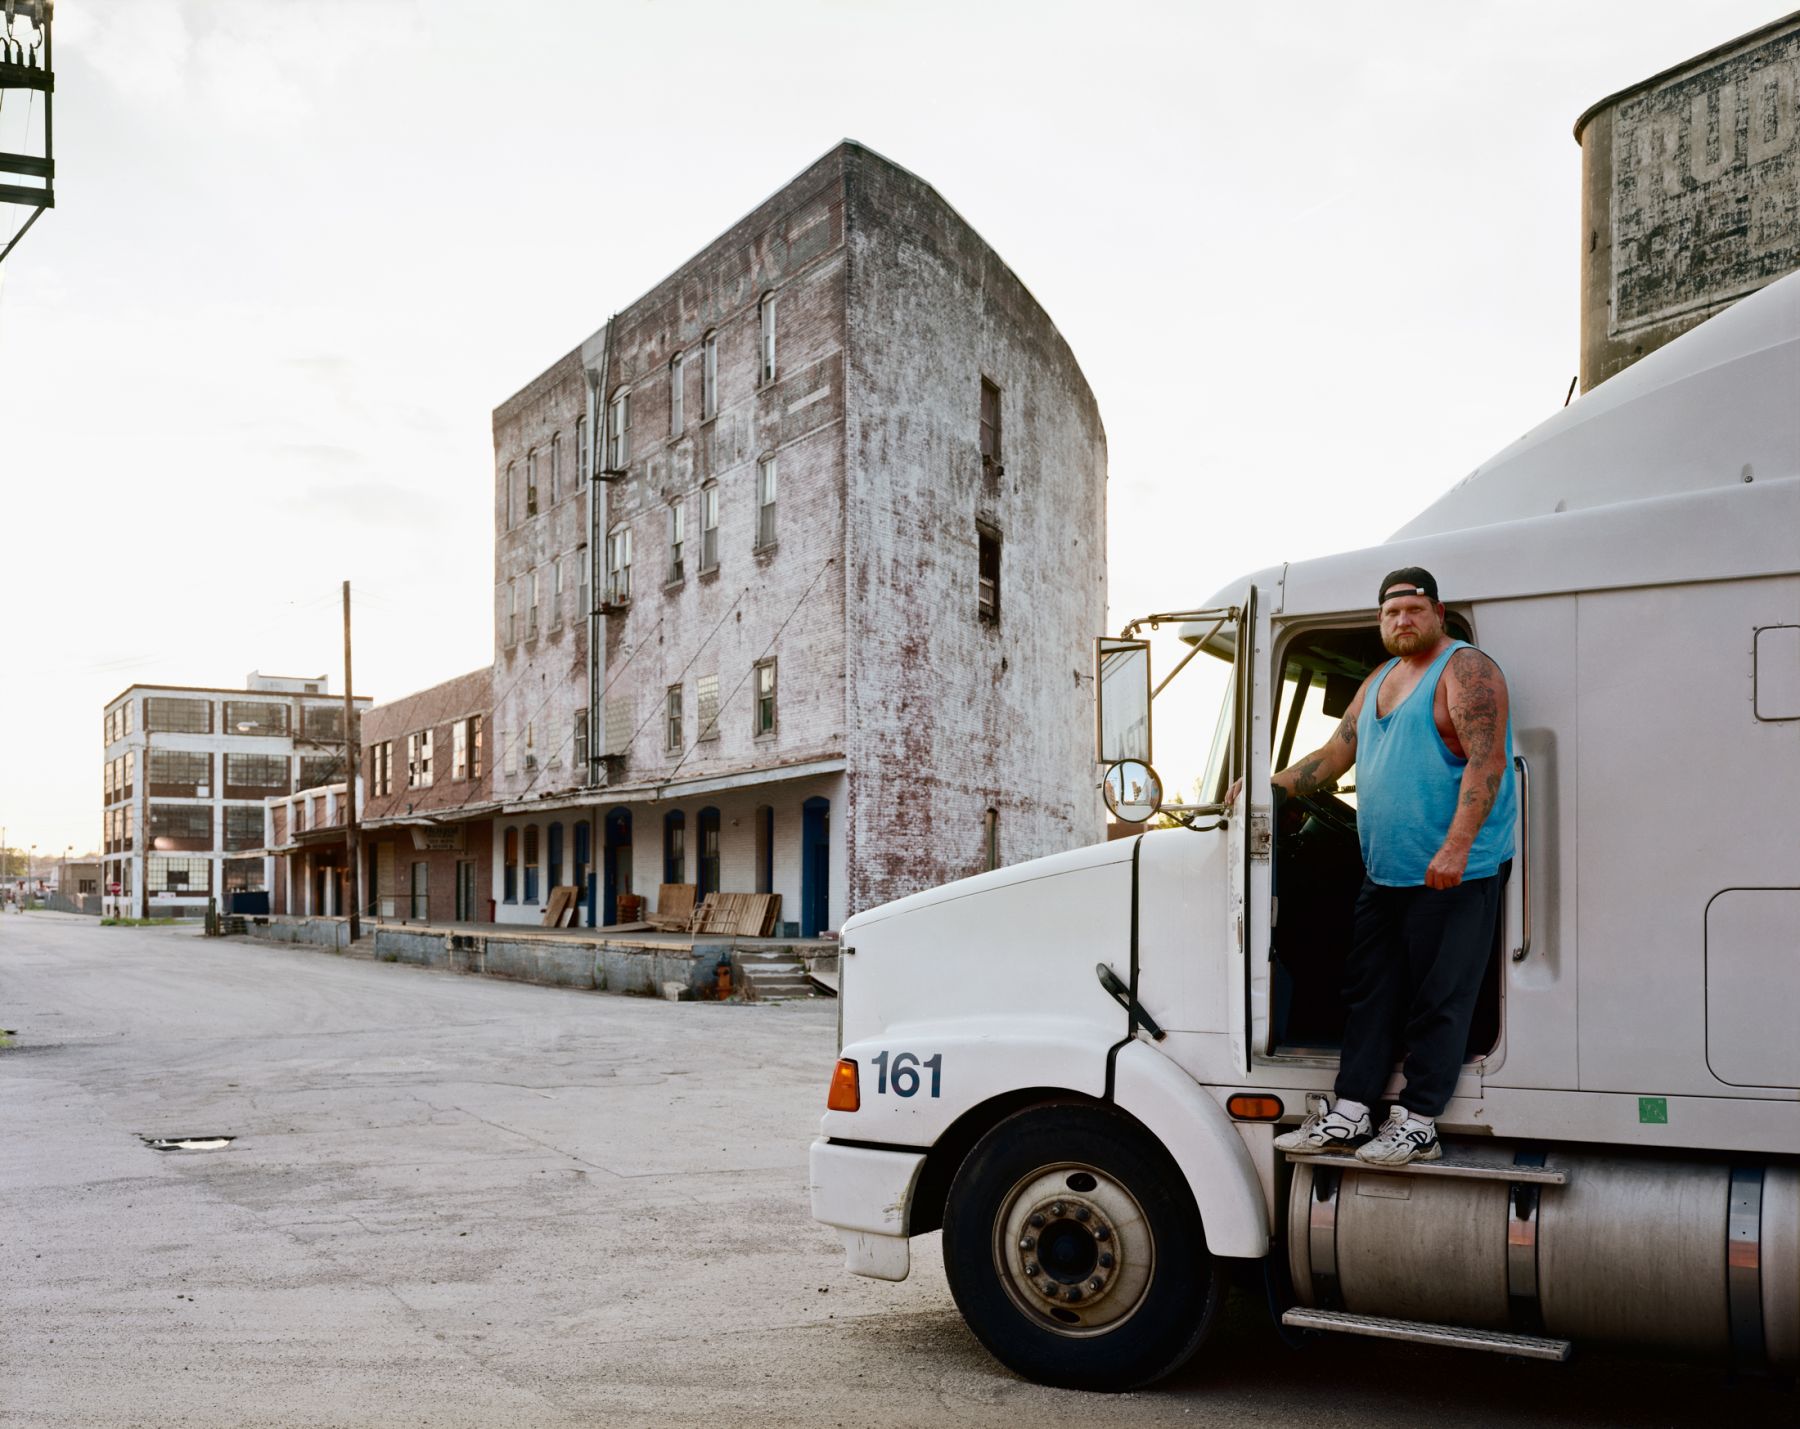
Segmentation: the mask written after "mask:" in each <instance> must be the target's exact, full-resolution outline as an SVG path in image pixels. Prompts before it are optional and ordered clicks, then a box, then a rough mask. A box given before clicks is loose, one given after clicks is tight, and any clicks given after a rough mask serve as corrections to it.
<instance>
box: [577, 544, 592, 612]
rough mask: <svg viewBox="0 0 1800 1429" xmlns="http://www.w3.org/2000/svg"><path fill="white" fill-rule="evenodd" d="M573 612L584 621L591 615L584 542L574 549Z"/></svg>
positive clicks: (586, 551) (585, 545) (586, 555)
mask: <svg viewBox="0 0 1800 1429" xmlns="http://www.w3.org/2000/svg"><path fill="white" fill-rule="evenodd" d="M575 611H576V614H577V615H578V616H579V617H581V618H582V619H584V620H585V619H586V618H587V617H588V616H589V615H590V614H591V613H592V611H591V608H590V607H589V605H588V548H587V542H585V541H583V542H582V543H581V544H580V545H579V546H577V547H576V548H575Z"/></svg>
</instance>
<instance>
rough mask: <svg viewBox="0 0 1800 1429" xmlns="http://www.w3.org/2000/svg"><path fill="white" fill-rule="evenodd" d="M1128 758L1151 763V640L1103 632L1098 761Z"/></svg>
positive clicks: (1098, 651) (1098, 646) (1098, 663)
mask: <svg viewBox="0 0 1800 1429" xmlns="http://www.w3.org/2000/svg"><path fill="white" fill-rule="evenodd" d="M1124 759H1130V760H1137V761H1140V762H1141V763H1143V764H1144V765H1146V766H1148V765H1149V763H1150V642H1149V641H1148V640H1115V639H1111V638H1109V637H1107V636H1104V635H1103V636H1101V637H1100V638H1099V639H1098V640H1096V641H1095V642H1094V762H1095V763H1096V764H1117V763H1118V762H1119V761H1120V760H1124ZM1145 817H1146V818H1147V817H1149V816H1148V815H1146V816H1145Z"/></svg>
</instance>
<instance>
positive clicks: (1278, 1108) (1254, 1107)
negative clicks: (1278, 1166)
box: [833, 1062, 1286, 1121]
mask: <svg viewBox="0 0 1800 1429" xmlns="http://www.w3.org/2000/svg"><path fill="white" fill-rule="evenodd" d="M838 1065H839V1066H842V1065H843V1063H841V1062H840V1063H839V1064H838ZM833 1095H835V1093H834V1094H833ZM1225 1110H1226V1111H1228V1112H1230V1113H1231V1115H1232V1116H1233V1117H1234V1118H1236V1119H1237V1120H1238V1121H1280V1120H1281V1114H1282V1112H1283V1111H1285V1110H1286V1108H1285V1107H1283V1106H1282V1104H1281V1098H1280V1097H1256V1096H1251V1095H1250V1094H1249V1093H1248V1092H1238V1093H1236V1094H1235V1095H1233V1096H1229V1097H1226V1098H1225Z"/></svg>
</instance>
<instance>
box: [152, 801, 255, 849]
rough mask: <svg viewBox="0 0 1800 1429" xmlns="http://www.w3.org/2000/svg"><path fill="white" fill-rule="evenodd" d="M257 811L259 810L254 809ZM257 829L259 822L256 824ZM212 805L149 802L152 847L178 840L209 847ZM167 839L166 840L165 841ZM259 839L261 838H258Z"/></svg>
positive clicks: (210, 845) (166, 846)
mask: <svg viewBox="0 0 1800 1429" xmlns="http://www.w3.org/2000/svg"><path fill="white" fill-rule="evenodd" d="M253 812H260V811H253ZM256 827H257V832H258V833H261V832H262V825H261V824H260V823H259V824H257V826H256ZM212 835H213V816H212V809H211V808H209V807H208V806H206V805H204V804H152V805H151V806H150V840H151V847H152V848H172V847H174V846H175V845H176V844H177V843H185V844H198V845H199V846H200V847H201V848H211V847H212ZM165 840H167V842H166V843H165V842H164V841H165ZM257 841H258V842H259V843H260V842H261V840H260V839H259V840H257Z"/></svg>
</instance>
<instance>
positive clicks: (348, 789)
mask: <svg viewBox="0 0 1800 1429" xmlns="http://www.w3.org/2000/svg"><path fill="white" fill-rule="evenodd" d="M355 688H356V687H355V686H354V685H352V684H351V683H350V582H349V581H345V582H344V788H345V798H346V802H345V805H344V852H345V856H346V857H347V858H348V859H349V860H350V877H349V879H348V880H347V884H348V892H349V897H350V941H351V942H352V943H355V942H356V940H357V939H358V938H359V937H361V936H362V830H361V829H360V828H359V827H358V826H357V822H356V781H357V778H358V776H359V775H360V774H361V772H362V740H361V738H360V731H359V730H358V729H357V727H356V697H355V695H353V694H352V693H351V691H352V690H354V689H355Z"/></svg>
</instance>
